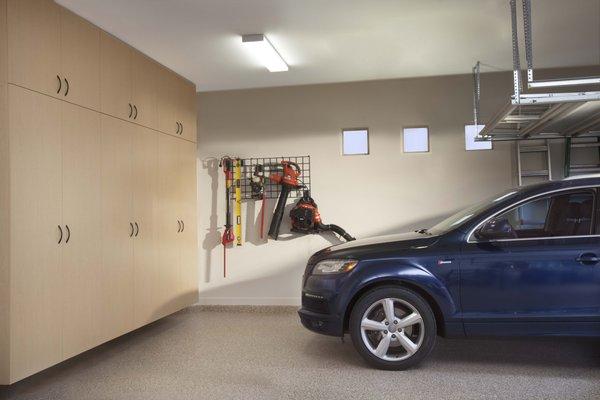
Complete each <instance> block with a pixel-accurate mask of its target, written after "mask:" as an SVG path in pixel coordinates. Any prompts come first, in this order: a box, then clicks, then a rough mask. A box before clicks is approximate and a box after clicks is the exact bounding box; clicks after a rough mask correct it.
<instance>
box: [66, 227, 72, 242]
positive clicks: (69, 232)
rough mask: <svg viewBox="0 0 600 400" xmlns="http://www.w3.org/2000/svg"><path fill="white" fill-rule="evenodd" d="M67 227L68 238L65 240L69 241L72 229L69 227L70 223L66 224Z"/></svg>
mask: <svg viewBox="0 0 600 400" xmlns="http://www.w3.org/2000/svg"><path fill="white" fill-rule="evenodd" d="M65 227H66V228H67V240H65V243H69V239H71V230H70V229H69V225H65Z"/></svg>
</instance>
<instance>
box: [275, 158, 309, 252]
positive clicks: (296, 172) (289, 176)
mask: <svg viewBox="0 0 600 400" xmlns="http://www.w3.org/2000/svg"><path fill="white" fill-rule="evenodd" d="M281 166H282V168H283V173H282V174H281V175H280V174H271V176H269V179H271V180H272V181H273V182H275V183H278V184H280V185H281V193H280V194H279V199H278V200H277V207H275V212H274V213H273V219H272V220H271V226H270V227H269V236H270V237H272V238H273V239H275V240H277V238H278V237H279V228H280V227H281V220H282V218H283V212H284V211H285V204H286V203H287V199H288V196H289V195H290V192H291V191H292V190H294V189H298V188H300V187H302V185H301V184H300V183H299V181H298V177H299V176H300V172H301V171H300V167H299V166H298V164H296V163H295V162H292V161H282V162H281Z"/></svg>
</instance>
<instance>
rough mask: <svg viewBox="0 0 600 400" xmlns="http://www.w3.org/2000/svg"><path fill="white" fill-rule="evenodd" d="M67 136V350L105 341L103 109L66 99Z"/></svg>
mask: <svg viewBox="0 0 600 400" xmlns="http://www.w3.org/2000/svg"><path fill="white" fill-rule="evenodd" d="M61 104H62V105H61V108H62V112H61V114H62V141H63V147H62V149H63V168H62V170H63V203H62V206H63V225H64V226H67V225H68V227H69V229H68V232H66V233H65V235H66V237H65V241H64V242H63V245H62V259H63V268H62V278H63V281H62V286H61V292H62V293H63V302H62V309H63V313H64V318H63V356H64V358H65V359H66V358H69V357H72V356H74V355H76V354H78V353H81V352H82V351H85V350H87V349H89V348H92V347H94V346H95V345H97V344H98V341H99V335H98V332H99V329H100V327H101V325H100V323H99V321H98V319H97V313H98V307H99V296H100V291H99V286H98V283H99V281H100V277H101V276H102V274H103V271H102V252H101V249H102V247H103V244H102V235H101V233H102V231H101V227H102V219H101V207H100V206H101V204H100V194H101V179H100V178H101V176H100V165H101V163H100V161H101V159H100V155H101V154H100V151H99V149H100V114H98V113H96V112H94V111H90V110H87V109H85V108H82V107H79V106H76V105H74V104H70V103H65V102H62V103H61Z"/></svg>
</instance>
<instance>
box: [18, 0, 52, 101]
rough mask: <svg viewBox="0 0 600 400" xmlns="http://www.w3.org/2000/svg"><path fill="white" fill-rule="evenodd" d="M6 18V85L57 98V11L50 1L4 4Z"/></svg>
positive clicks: (21, 1) (38, 0) (24, 1)
mask: <svg viewBox="0 0 600 400" xmlns="http://www.w3.org/2000/svg"><path fill="white" fill-rule="evenodd" d="M7 16H8V81H9V82H11V83H14V84H16V85H20V86H23V87H27V88H29V89H33V90H36V91H38V92H41V93H45V94H49V95H52V96H59V94H58V93H57V91H58V88H59V79H58V78H57V75H58V74H59V73H60V8H59V7H58V6H57V5H56V4H55V3H54V2H53V1H52V0H8V3H7ZM60 96H62V94H60Z"/></svg>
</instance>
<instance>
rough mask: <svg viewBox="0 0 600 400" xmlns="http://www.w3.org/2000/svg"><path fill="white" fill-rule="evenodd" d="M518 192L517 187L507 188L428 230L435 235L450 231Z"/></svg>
mask: <svg viewBox="0 0 600 400" xmlns="http://www.w3.org/2000/svg"><path fill="white" fill-rule="evenodd" d="M517 192H518V191H517V190H516V189H510V190H505V191H504V192H502V193H499V194H497V195H495V196H492V197H489V198H487V199H485V200H483V201H480V202H479V203H477V204H474V205H472V206H470V207H467V208H465V209H464V210H462V211H459V212H457V213H456V214H453V215H451V216H450V217H448V218H446V219H445V220H443V221H442V222H440V223H438V224H437V225H435V226H433V227H432V228H430V229H427V230H426V232H427V233H430V234H434V235H439V234H442V233H445V232H448V231H450V230H452V229H455V228H457V227H458V226H459V225H461V224H462V223H464V222H467V221H468V220H470V219H471V218H473V217H474V216H476V215H477V214H479V213H481V212H482V211H484V210H486V209H487V208H489V207H491V206H493V205H494V204H495V203H497V202H499V201H502V200H505V199H507V198H509V197H512V196H514V195H515V194H516V193H517Z"/></svg>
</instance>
